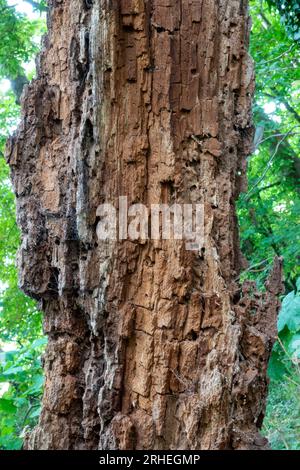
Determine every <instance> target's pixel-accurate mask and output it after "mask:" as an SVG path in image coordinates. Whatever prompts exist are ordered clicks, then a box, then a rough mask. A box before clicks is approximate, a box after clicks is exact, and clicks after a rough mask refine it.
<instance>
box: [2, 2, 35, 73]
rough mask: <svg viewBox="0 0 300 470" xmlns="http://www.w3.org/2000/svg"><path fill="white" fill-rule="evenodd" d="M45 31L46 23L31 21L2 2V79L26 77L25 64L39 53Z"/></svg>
mask: <svg viewBox="0 0 300 470" xmlns="http://www.w3.org/2000/svg"><path fill="white" fill-rule="evenodd" d="M43 30H44V22H42V21H39V20H30V19H28V18H27V17H26V16H24V15H21V14H20V13H17V12H16V10H15V8H13V7H11V6H8V5H7V2H6V0H0V38H1V47H0V78H3V77H4V78H11V79H15V78H16V77H18V76H19V75H24V64H25V63H26V62H29V61H30V60H31V59H32V57H34V55H35V54H36V53H37V51H38V42H37V38H38V37H40V35H41V33H42V31H43Z"/></svg>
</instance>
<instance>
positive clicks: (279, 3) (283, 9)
mask: <svg viewBox="0 0 300 470" xmlns="http://www.w3.org/2000/svg"><path fill="white" fill-rule="evenodd" d="M268 3H269V5H270V6H271V7H275V8H276V9H277V11H278V13H279V15H280V16H281V19H282V21H283V23H284V24H285V26H286V28H287V32H288V33H289V34H290V36H291V37H292V38H293V39H294V40H295V41H300V1H299V0H268Z"/></svg>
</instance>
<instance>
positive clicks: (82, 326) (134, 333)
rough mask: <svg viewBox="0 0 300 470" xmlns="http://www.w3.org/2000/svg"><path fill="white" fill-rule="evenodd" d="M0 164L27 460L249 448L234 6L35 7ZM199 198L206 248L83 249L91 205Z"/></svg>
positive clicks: (246, 72)
mask: <svg viewBox="0 0 300 470" xmlns="http://www.w3.org/2000/svg"><path fill="white" fill-rule="evenodd" d="M48 28H49V33H48V35H47V37H46V38H45V40H44V47H43V52H42V54H41V56H40V59H39V64H38V76H37V78H36V79H35V80H34V81H33V82H32V83H31V84H30V85H29V86H28V87H27V90H26V92H25V94H24V96H23V117H22V122H21V124H20V126H19V129H18V131H17V133H16V135H15V136H13V138H12V139H11V141H10V143H9V145H8V150H7V156H8V161H9V163H10V166H11V169H12V178H13V183H14V187H15V191H16V195H17V208H18V222H19V225H20V227H21V229H22V246H21V248H20V252H19V257H18V260H19V269H20V284H21V287H22V289H23V290H24V291H25V292H26V293H27V294H29V295H30V296H33V297H34V298H36V299H38V300H40V303H41V307H42V309H43V311H44V328H45V332H46V333H47V335H48V336H49V345H48V348H47V352H46V355H45V373H46V385H45V393H44V398H43V409H42V414H41V417H40V421H39V424H38V426H37V427H36V429H35V430H34V431H33V432H32V433H31V435H30V436H29V437H28V439H27V442H26V446H27V448H29V449H97V448H100V449H257V448H264V447H266V446H267V442H266V440H265V439H264V438H262V437H261V436H260V434H259V432H258V430H259V428H260V426H261V423H262V419H263V416H264V410H265V398H266V391H267V379H266V368H267V361H268V358H269V355H270V351H271V347H272V344H273V341H274V339H275V337H276V314H277V310H278V301H277V299H276V294H278V292H279V291H280V288H281V273H280V261H277V262H276V263H275V268H274V272H273V273H272V275H271V278H270V280H269V283H268V286H267V287H268V288H267V291H266V293H264V294H259V293H257V292H256V291H255V287H254V286H253V285H252V284H251V283H247V284H245V285H244V286H240V285H239V283H238V281H237V279H238V276H239V273H240V270H241V267H242V258H241V255H240V250H239V241H238V230H237V221H236V216H235V199H236V198H237V197H238V195H239V192H240V191H241V189H242V188H243V185H244V182H245V176H244V174H245V166H246V156H247V155H248V154H249V153H250V150H251V145H252V134H253V133H252V130H253V129H252V123H251V109H250V108H251V98H252V94H253V82H254V80H253V67H252V61H251V59H250V58H249V55H248V53H247V46H248V35H249V18H248V10H247V1H245V0H218V1H216V0H180V1H178V0H118V1H117V0H94V1H92V0H50V1H49V14H48ZM124 195H127V196H128V197H129V203H133V202H142V203H144V204H146V205H150V204H152V203H160V202H172V201H175V200H176V201H177V202H184V203H188V202H199V203H204V205H205V248H204V249H203V250H201V252H188V251H186V250H185V244H184V243H182V242H180V241H176V242H174V241H162V242H150V241H149V242H146V243H144V242H139V241H137V242H132V241H112V242H109V243H108V242H100V241H99V240H98V239H97V236H96V227H97V217H96V210H97V207H98V206H99V204H101V203H103V202H112V203H115V204H116V203H117V198H118V196H124Z"/></svg>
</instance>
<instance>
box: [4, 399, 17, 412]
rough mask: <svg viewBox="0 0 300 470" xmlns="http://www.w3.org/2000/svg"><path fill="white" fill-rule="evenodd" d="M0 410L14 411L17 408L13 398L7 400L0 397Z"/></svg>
mask: <svg viewBox="0 0 300 470" xmlns="http://www.w3.org/2000/svg"><path fill="white" fill-rule="evenodd" d="M0 410H1V411H5V412H7V413H15V412H16V410H17V408H16V406H15V405H14V402H13V400H8V399H6V398H0Z"/></svg>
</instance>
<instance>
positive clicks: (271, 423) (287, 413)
mask: <svg viewBox="0 0 300 470" xmlns="http://www.w3.org/2000/svg"><path fill="white" fill-rule="evenodd" d="M278 332H279V340H278V342H277V343H276V344H275V346H274V349H273V352H272V356H271V361H270V364H269V370H268V372H269V377H270V380H271V382H270V394H269V398H268V406H267V415H266V419H265V421H264V433H265V435H266V436H267V437H268V439H269V441H270V442H271V445H272V447H273V448H274V449H289V450H300V400H299V392H300V278H299V279H298V281H297V290H296V292H295V291H292V292H290V293H289V294H288V295H286V296H285V297H284V299H283V302H282V308H281V312H280V315H279V318H278Z"/></svg>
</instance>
